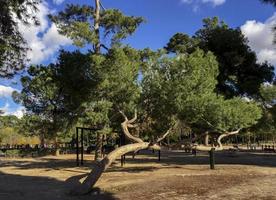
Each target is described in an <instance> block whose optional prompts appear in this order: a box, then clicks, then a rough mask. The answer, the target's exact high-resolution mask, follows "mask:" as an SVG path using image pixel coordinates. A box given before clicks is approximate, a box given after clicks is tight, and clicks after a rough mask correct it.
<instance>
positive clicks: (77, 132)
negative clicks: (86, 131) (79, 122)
mask: <svg viewBox="0 0 276 200" xmlns="http://www.w3.org/2000/svg"><path fill="white" fill-rule="evenodd" d="M76 148H77V149H76V150H77V151H76V154H77V166H79V129H78V127H77V128H76Z"/></svg>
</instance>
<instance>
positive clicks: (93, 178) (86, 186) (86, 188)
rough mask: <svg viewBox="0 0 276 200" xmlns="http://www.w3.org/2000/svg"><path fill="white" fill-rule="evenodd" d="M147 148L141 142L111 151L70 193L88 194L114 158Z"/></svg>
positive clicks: (147, 146)
mask: <svg viewBox="0 0 276 200" xmlns="http://www.w3.org/2000/svg"><path fill="white" fill-rule="evenodd" d="M149 146H150V143H149V142H141V143H135V144H128V145H124V146H121V147H119V148H117V149H116V150H114V151H112V152H111V153H109V154H108V155H107V156H106V157H105V158H104V159H102V160H101V161H97V162H96V164H95V165H93V166H92V171H91V172H90V173H89V175H88V176H87V177H86V179H85V180H84V182H83V183H82V184H80V185H79V186H78V187H77V188H75V189H74V191H72V193H73V194H77V195H83V194H87V193H89V192H90V191H91V190H92V188H93V186H94V185H95V184H96V182H97V181H98V180H99V178H100V177H101V175H102V173H103V172H104V171H105V170H106V169H107V168H108V167H109V166H110V165H111V164H112V163H113V162H114V161H115V160H116V158H118V157H120V156H122V155H125V154H126V153H128V152H134V151H137V150H141V149H147V148H149Z"/></svg>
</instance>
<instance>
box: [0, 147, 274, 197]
mask: <svg viewBox="0 0 276 200" xmlns="http://www.w3.org/2000/svg"><path fill="white" fill-rule="evenodd" d="M215 160H216V166H215V167H216V169H215V170H210V169H209V165H208V162H209V158H208V155H207V154H206V153H200V154H198V155H197V156H196V157H195V156H193V155H190V154H186V153H183V152H177V151H174V152H172V151H170V152H162V158H161V161H160V162H159V161H158V159H157V155H156V154H152V153H151V152H145V151H144V152H141V154H139V155H137V156H136V157H135V159H132V156H131V155H128V156H127V160H126V165H125V166H124V167H121V166H120V161H119V160H118V161H117V163H115V164H114V165H113V166H112V167H111V168H110V169H108V170H107V172H105V173H104V174H103V176H102V178H101V179H100V181H99V182H98V183H97V185H96V187H97V188H96V189H95V190H94V191H93V192H92V193H91V194H89V195H86V196H72V195H70V193H69V191H70V189H71V188H72V187H74V184H75V183H76V182H77V181H79V180H82V179H81V178H83V177H84V176H85V175H86V174H87V173H88V172H89V171H90V170H89V169H90V167H89V166H91V165H92V156H91V155H85V165H84V166H83V167H76V163H75V156H74V155H61V156H59V157H54V156H47V157H42V158H0V200H23V199H24V200H25V199H26V200H67V199H68V200H77V199H81V200H86V199H89V200H90V199H95V200H101V199H103V200H105V199H106V200H116V199H118V200H128V199H130V200H146V199H152V200H159V199H160V200H161V199H172V200H186V199H187V200H188V199H189V200H190V199H191V200H193V199H195V200H197V199H210V200H211V199H212V200H213V199H214V200H216V199H226V200H228V199H229V200H230V199H233V200H234V199H235V200H236V199H241V200H247V199H248V200H249V199H250V200H254V199H256V200H276V154H275V153H274V154H269V153H253V152H227V151H225V152H217V153H216V156H215Z"/></svg>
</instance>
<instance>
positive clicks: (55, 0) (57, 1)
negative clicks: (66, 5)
mask: <svg viewBox="0 0 276 200" xmlns="http://www.w3.org/2000/svg"><path fill="white" fill-rule="evenodd" d="M63 2H64V0H53V3H54V4H56V5H59V4H62V3H63Z"/></svg>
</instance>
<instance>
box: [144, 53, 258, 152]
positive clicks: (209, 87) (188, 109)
mask: <svg viewBox="0 0 276 200" xmlns="http://www.w3.org/2000/svg"><path fill="white" fill-rule="evenodd" d="M151 66H152V67H151V68H150V69H149V71H148V72H147V73H146V75H145V78H144V80H143V81H144V82H143V84H144V85H143V87H142V88H143V89H144V95H145V99H144V100H143V102H145V104H144V107H145V108H146V109H147V113H149V114H148V115H149V116H150V118H151V119H152V120H151V121H153V123H156V125H157V126H153V127H157V130H158V126H160V125H163V123H160V121H161V120H160V119H162V122H164V121H165V120H164V118H165V119H167V121H168V120H169V119H177V120H179V121H181V122H184V123H185V124H186V125H188V126H190V127H191V128H192V130H193V131H194V132H197V133H198V135H199V136H202V135H204V133H206V132H210V133H211V132H213V133H215V134H216V135H217V137H216V140H217V144H214V145H215V146H217V150H219V149H223V147H222V143H221V140H222V139H223V138H224V137H227V136H230V135H233V134H238V133H239V132H240V130H241V129H243V128H248V127H250V126H252V125H254V124H256V123H257V120H258V119H259V118H260V117H261V114H262V112H261V109H260V108H259V106H258V105H257V104H256V103H254V102H246V101H245V100H243V99H241V98H234V99H227V100H225V99H224V97H223V96H221V95H217V94H215V93H214V90H215V87H216V84H217V80H216V77H217V75H218V73H219V71H218V64H217V62H216V59H215V57H214V56H213V55H212V54H211V53H210V52H209V53H207V54H205V53H204V52H203V51H202V50H199V49H197V50H195V52H194V53H192V54H184V55H183V54H180V55H178V56H176V57H175V58H170V59H168V58H166V59H164V60H160V59H159V60H158V62H157V63H156V64H154V65H151ZM153 105H157V107H154V106H153ZM164 124H169V123H164ZM153 125H154V124H153ZM163 126H164V125H163ZM214 137H215V136H214ZM196 148H197V149H201V150H209V149H210V148H211V147H207V148H205V147H201V146H198V147H196Z"/></svg>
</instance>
